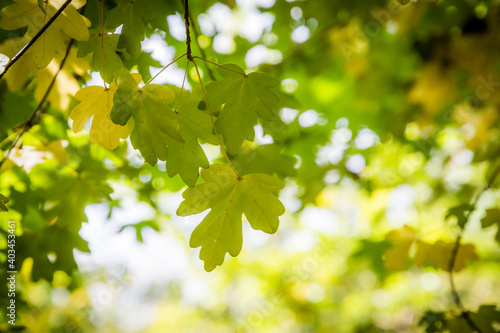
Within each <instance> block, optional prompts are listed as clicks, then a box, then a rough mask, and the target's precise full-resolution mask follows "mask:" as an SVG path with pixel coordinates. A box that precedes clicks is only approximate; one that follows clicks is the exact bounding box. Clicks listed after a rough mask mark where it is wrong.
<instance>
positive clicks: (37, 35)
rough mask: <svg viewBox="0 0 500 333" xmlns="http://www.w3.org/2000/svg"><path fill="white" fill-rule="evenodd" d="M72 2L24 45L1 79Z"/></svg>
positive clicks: (66, 4) (64, 5)
mask: <svg viewBox="0 0 500 333" xmlns="http://www.w3.org/2000/svg"><path fill="white" fill-rule="evenodd" d="M71 1H72V0H66V2H64V3H63V4H62V6H61V8H59V9H58V10H57V12H55V14H54V16H52V17H51V18H50V20H49V21H48V22H47V23H46V24H45V25H44V26H43V27H42V29H40V31H38V33H37V34H36V35H35V36H34V37H33V38H32V39H31V40H30V41H29V42H28V43H27V44H26V45H24V46H23V48H22V49H21V50H19V52H17V53H16V55H14V56H13V57H12V59H10V61H9V63H8V64H7V65H5V69H4V71H3V72H2V73H0V79H1V78H2V77H3V76H4V75H5V73H7V71H8V70H9V68H11V67H12V65H14V64H15V63H16V62H17V61H18V60H19V59H20V58H21V57H22V56H23V54H25V53H26V51H28V49H29V48H30V47H32V46H33V44H35V42H36V41H37V40H38V38H40V36H42V35H43V33H44V32H45V31H46V30H47V29H48V28H49V27H50V25H51V24H52V23H54V21H55V20H56V19H57V18H58V17H59V15H61V13H62V12H63V11H64V9H66V7H68V5H69V4H70V3H71Z"/></svg>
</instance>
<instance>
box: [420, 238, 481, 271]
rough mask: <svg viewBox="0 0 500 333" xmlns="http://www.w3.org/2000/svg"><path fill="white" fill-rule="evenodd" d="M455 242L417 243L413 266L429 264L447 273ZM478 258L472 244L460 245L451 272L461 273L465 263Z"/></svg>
mask: <svg viewBox="0 0 500 333" xmlns="http://www.w3.org/2000/svg"><path fill="white" fill-rule="evenodd" d="M455 246H456V243H455V242H447V243H446V242H443V241H437V242H436V243H434V244H429V243H426V242H423V241H418V242H417V253H416V254H415V265H416V266H422V265H423V264H424V263H426V262H429V263H430V264H431V265H432V267H434V268H436V269H442V270H444V271H449V270H450V269H449V268H450V261H451V256H452V253H453V251H454V249H455ZM478 259H479V256H478V255H477V253H476V248H475V246H474V245H473V244H461V245H460V247H459V248H458V252H457V255H456V258H455V264H454V267H453V270H454V271H455V272H458V271H461V270H462V269H464V268H465V267H466V264H467V261H476V260H478Z"/></svg>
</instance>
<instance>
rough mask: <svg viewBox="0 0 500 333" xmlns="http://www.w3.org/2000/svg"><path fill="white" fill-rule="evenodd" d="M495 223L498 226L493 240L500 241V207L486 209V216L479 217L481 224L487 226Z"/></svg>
mask: <svg viewBox="0 0 500 333" xmlns="http://www.w3.org/2000/svg"><path fill="white" fill-rule="evenodd" d="M495 224H496V225H497V227H498V230H497V233H496V235H495V240H496V241H497V242H498V243H500V209H496V208H494V209H487V210H486V216H485V217H483V218H482V219H481V226H482V227H483V228H488V227H491V226H492V225H495Z"/></svg>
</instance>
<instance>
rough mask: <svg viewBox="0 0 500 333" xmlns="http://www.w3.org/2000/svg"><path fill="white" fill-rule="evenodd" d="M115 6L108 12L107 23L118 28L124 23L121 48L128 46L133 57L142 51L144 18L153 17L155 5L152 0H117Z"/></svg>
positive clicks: (119, 43) (119, 45)
mask: <svg viewBox="0 0 500 333" xmlns="http://www.w3.org/2000/svg"><path fill="white" fill-rule="evenodd" d="M116 3H117V5H118V6H116V7H115V8H113V9H111V10H110V11H109V12H108V13H107V17H106V25H107V26H108V27H112V28H117V27H118V26H120V25H122V24H123V28H122V32H121V34H120V39H119V42H118V47H119V48H126V49H127V52H128V54H130V55H131V56H132V57H134V58H135V57H138V56H139V54H140V53H141V41H143V40H144V37H145V36H146V32H145V30H144V20H149V19H151V18H153V16H154V13H155V7H154V4H153V3H152V1H150V0H136V1H130V0H117V1H116Z"/></svg>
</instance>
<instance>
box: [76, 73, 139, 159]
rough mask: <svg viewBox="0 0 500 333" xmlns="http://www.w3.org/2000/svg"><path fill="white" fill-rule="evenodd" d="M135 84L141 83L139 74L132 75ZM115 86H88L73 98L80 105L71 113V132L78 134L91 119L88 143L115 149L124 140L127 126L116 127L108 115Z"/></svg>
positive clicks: (113, 84) (127, 132) (126, 134)
mask: <svg viewBox="0 0 500 333" xmlns="http://www.w3.org/2000/svg"><path fill="white" fill-rule="evenodd" d="M132 76H133V77H134V79H135V81H136V82H137V83H139V82H141V76H140V75H139V74H132ZM116 89H117V87H116V84H115V83H114V82H112V83H111V84H110V85H109V88H104V87H99V86H89V87H85V88H82V89H81V90H79V91H78V92H77V93H76V95H75V98H76V99H77V100H79V101H80V102H81V103H80V104H79V105H77V106H75V108H74V109H73V110H72V111H71V114H70V117H71V119H73V131H74V132H75V133H78V132H80V131H81V130H82V129H83V126H84V125H85V123H86V122H87V121H88V120H89V119H90V117H92V116H93V117H94V118H93V119H92V125H91V127H90V133H89V136H90V142H92V143H93V144H95V143H97V142H99V143H100V144H101V145H102V146H103V147H106V148H108V149H111V150H112V149H115V148H116V147H117V146H118V143H119V142H120V139H125V138H126V137H127V136H128V134H129V130H128V126H127V124H125V125H124V126H120V125H117V124H115V123H113V122H112V121H111V118H110V113H111V108H112V107H113V96H114V94H115V92H116Z"/></svg>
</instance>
